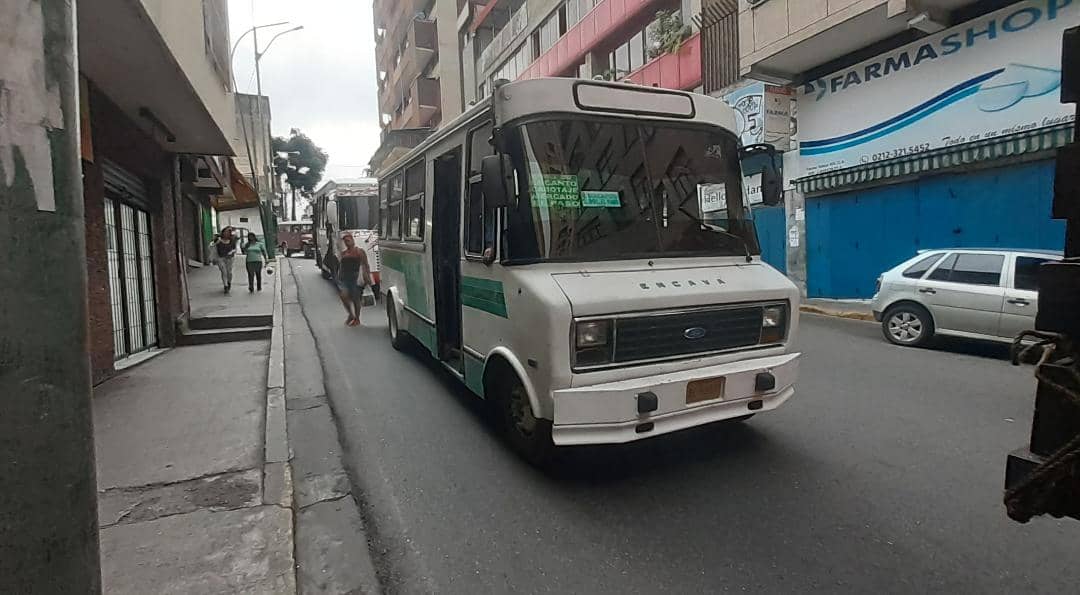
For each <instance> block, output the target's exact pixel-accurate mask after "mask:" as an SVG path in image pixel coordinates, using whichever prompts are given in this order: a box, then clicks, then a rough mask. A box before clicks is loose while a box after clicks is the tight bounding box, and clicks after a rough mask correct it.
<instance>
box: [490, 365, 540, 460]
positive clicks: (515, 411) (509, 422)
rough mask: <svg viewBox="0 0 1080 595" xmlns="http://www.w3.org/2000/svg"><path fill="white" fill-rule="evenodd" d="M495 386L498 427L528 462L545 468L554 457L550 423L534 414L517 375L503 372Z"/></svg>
mask: <svg viewBox="0 0 1080 595" xmlns="http://www.w3.org/2000/svg"><path fill="white" fill-rule="evenodd" d="M493 384H494V386H493V387H492V388H494V389H495V392H496V394H495V399H494V400H495V405H496V408H497V410H498V411H497V413H498V414H499V425H500V426H501V429H502V432H503V434H504V435H505V436H506V440H507V442H509V443H510V446H511V447H512V448H513V449H514V450H515V451H517V452H518V454H520V455H521V456H522V458H524V459H525V460H526V461H528V462H529V463H531V464H533V465H535V466H537V467H545V466H546V465H547V464H548V463H550V462H551V460H552V458H553V457H554V454H555V443H554V442H552V440H551V420H549V419H539V418H537V417H536V416H534V415H533V410H532V405H531V404H530V403H529V394H528V392H527V391H526V390H525V385H523V384H522V383H521V380H520V379H518V377H517V374H514V373H513V372H510V371H508V370H507V371H504V372H503V373H501V374H500V375H499V377H498V378H497V379H496V380H495V382H494V383H493Z"/></svg>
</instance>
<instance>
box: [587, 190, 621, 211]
mask: <svg viewBox="0 0 1080 595" xmlns="http://www.w3.org/2000/svg"><path fill="white" fill-rule="evenodd" d="M581 206H583V207H608V208H614V209H617V208H619V207H621V206H622V201H621V200H620V199H619V193H618V192H613V191H610V190H582V191H581Z"/></svg>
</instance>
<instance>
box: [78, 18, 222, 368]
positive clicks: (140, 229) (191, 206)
mask: <svg viewBox="0 0 1080 595" xmlns="http://www.w3.org/2000/svg"><path fill="white" fill-rule="evenodd" d="M227 23H228V19H227V9H226V0H204V1H203V2H170V1H166V0H139V1H137V2H129V1H127V0H101V1H99V2H95V3H93V5H92V6H91V5H90V4H89V3H82V4H80V5H79V6H78V23H77V27H78V41H79V48H78V50H79V51H78V60H79V72H80V103H81V106H80V107H81V109H80V112H81V113H80V118H81V126H80V134H81V145H82V169H83V188H84V200H85V218H86V251H87V277H88V296H87V297H88V305H89V325H90V346H89V347H90V359H91V366H92V373H93V380H94V382H95V383H98V382H101V381H102V380H105V379H106V378H108V377H110V376H111V375H113V374H115V372H116V371H117V369H119V368H122V367H124V366H125V365H127V364H129V363H132V362H134V361H137V360H138V359H139V357H141V355H142V354H144V353H146V352H150V351H152V350H153V349H154V348H157V347H168V346H172V345H174V344H175V342H176V334H177V325H178V321H181V320H182V319H183V318H184V316H186V314H187V313H188V312H189V305H188V296H187V267H188V265H189V264H193V265H197V264H198V263H199V262H200V261H201V260H203V259H204V258H205V254H204V250H205V248H206V245H207V243H208V241H209V237H208V231H209V230H208V228H209V225H208V221H210V220H211V217H212V211H211V208H210V200H211V197H212V196H215V195H217V194H219V193H221V192H222V190H223V188H225V187H226V186H227V185H228V183H227V180H226V177H225V173H224V172H225V171H226V170H225V169H224V167H223V160H221V159H219V158H217V157H216V156H221V155H231V154H232V147H231V146H230V143H229V136H230V134H231V125H232V122H233V108H232V100H231V96H230V95H229V91H230V87H231V86H230V74H229V62H228V24H227Z"/></svg>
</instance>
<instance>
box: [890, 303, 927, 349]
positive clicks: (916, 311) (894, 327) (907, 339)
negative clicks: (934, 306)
mask: <svg viewBox="0 0 1080 595" xmlns="http://www.w3.org/2000/svg"><path fill="white" fill-rule="evenodd" d="M881 333H882V334H883V335H884V336H885V339H886V340H887V341H889V342H890V343H892V344H893V345H901V346H903V347H919V346H922V345H925V344H926V343H927V341H929V340H930V339H931V338H933V336H934V319H933V318H931V317H930V312H927V310H926V308H923V307H922V306H919V305H917V304H899V305H896V306H892V307H890V308H889V309H888V310H886V311H885V314H884V316H882V317H881Z"/></svg>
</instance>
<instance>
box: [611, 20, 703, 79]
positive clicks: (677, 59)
mask: <svg viewBox="0 0 1080 595" xmlns="http://www.w3.org/2000/svg"><path fill="white" fill-rule="evenodd" d="M623 80H625V81H628V82H633V83H637V84H639V85H645V86H646V87H663V88H665V89H682V90H684V91H689V90H691V89H694V88H695V87H697V86H698V85H700V84H701V34H700V33H695V34H694V35H693V36H691V37H690V39H687V40H686V42H685V43H683V44H682V47H680V48H679V51H678V52H675V53H674V54H664V55H662V56H657V57H656V58H653V59H652V60H650V61H649V62H648V63H647V64H645V65H644V66H642V67H641V68H638V69H637V70H635V71H634V72H631V73H630V74H628V75H626V77H625V78H624V79H623Z"/></svg>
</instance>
